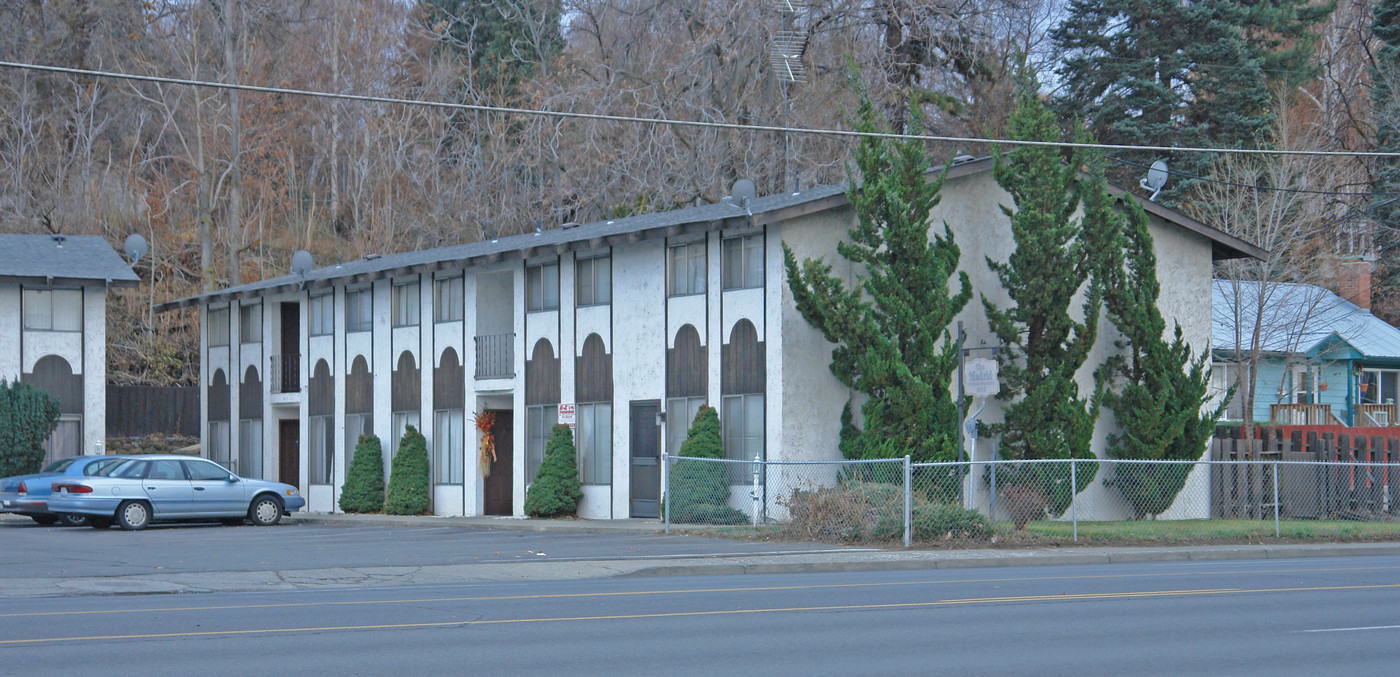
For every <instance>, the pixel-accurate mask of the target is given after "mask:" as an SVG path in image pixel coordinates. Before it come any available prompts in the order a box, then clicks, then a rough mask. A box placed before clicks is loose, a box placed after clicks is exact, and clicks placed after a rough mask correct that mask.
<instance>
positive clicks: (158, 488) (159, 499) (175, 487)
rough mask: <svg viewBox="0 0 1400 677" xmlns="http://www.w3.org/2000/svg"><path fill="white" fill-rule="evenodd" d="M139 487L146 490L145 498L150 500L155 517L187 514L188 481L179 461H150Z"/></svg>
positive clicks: (188, 500)
mask: <svg viewBox="0 0 1400 677" xmlns="http://www.w3.org/2000/svg"><path fill="white" fill-rule="evenodd" d="M141 487H142V488H143V489H145V490H146V497H147V498H149V499H151V510H152V512H153V513H154V516H155V517H180V516H183V515H184V513H185V512H187V510H188V507H189V503H190V494H191V490H190V481H189V479H188V478H186V477H185V467H184V466H182V465H180V462H179V461H176V460H158V461H151V464H150V466H149V467H148V468H147V469H146V476H145V478H143V479H142V480H141Z"/></svg>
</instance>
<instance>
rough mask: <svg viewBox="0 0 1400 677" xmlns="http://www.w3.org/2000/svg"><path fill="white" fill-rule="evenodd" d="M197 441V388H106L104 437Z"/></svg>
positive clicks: (111, 386)
mask: <svg viewBox="0 0 1400 677" xmlns="http://www.w3.org/2000/svg"><path fill="white" fill-rule="evenodd" d="M155 434H164V435H180V436H184V437H199V388H198V387H196V386H113V385H109V386H107V436H108V437H142V436H145V435H155Z"/></svg>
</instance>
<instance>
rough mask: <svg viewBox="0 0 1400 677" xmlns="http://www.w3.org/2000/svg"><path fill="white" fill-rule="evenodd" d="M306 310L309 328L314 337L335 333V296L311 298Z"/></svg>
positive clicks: (324, 295)
mask: <svg viewBox="0 0 1400 677" xmlns="http://www.w3.org/2000/svg"><path fill="white" fill-rule="evenodd" d="M306 310H307V315H309V317H308V318H307V328H308V331H309V333H310V334H311V335H312V336H326V335H328V334H331V333H332V332H334V331H335V295H333V294H321V295H320V296H313V297H311V303H309V304H308V305H307V309H306Z"/></svg>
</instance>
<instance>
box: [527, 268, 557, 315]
mask: <svg viewBox="0 0 1400 677" xmlns="http://www.w3.org/2000/svg"><path fill="white" fill-rule="evenodd" d="M558 309H559V264H558V263H546V264H542V265H538V266H529V267H527V268H526V269H525V310H527V311H536V310H558Z"/></svg>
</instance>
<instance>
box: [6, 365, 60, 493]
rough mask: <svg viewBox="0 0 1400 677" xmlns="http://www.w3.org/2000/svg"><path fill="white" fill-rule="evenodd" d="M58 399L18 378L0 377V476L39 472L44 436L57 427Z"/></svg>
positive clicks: (41, 462) (42, 463)
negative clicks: (7, 378)
mask: <svg viewBox="0 0 1400 677" xmlns="http://www.w3.org/2000/svg"><path fill="white" fill-rule="evenodd" d="M58 416H59V410H58V400H56V399H54V398H52V397H50V396H49V394H48V393H46V392H44V391H42V390H39V389H38V388H35V387H34V386H31V385H29V384H27V383H21V382H19V381H18V380H15V381H7V380H0V477H10V476H12V475H28V474H30V473H36V472H39V469H40V467H41V466H43V465H44V440H47V439H48V438H49V435H51V434H53V431H54V428H56V427H58Z"/></svg>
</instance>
